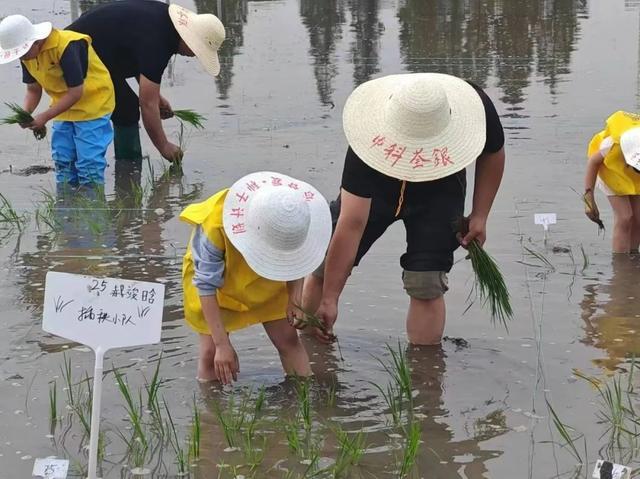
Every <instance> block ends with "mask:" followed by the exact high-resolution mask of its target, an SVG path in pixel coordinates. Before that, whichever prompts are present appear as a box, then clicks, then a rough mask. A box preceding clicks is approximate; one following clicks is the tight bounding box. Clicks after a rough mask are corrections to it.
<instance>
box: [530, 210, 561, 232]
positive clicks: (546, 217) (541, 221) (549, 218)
mask: <svg viewBox="0 0 640 479" xmlns="http://www.w3.org/2000/svg"><path fill="white" fill-rule="evenodd" d="M533 220H534V222H535V224H537V225H542V226H543V227H544V230H545V231H548V230H549V225H555V224H556V222H557V220H558V218H557V216H556V214H555V213H536V214H535V215H533Z"/></svg>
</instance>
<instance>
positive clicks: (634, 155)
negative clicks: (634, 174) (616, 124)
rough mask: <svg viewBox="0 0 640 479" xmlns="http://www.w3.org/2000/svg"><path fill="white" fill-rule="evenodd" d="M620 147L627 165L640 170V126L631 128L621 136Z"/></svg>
mask: <svg viewBox="0 0 640 479" xmlns="http://www.w3.org/2000/svg"><path fill="white" fill-rule="evenodd" d="M620 148H622V154H623V155H624V161H625V162H626V163H627V165H629V166H631V167H632V168H635V169H636V170H640V127H637V128H631V129H630V130H627V131H625V132H624V133H623V134H622V135H621V136H620Z"/></svg>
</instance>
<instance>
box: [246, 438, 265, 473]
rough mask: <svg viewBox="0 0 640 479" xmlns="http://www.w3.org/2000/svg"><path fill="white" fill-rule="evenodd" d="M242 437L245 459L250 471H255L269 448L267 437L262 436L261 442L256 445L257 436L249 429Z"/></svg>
mask: <svg viewBox="0 0 640 479" xmlns="http://www.w3.org/2000/svg"><path fill="white" fill-rule="evenodd" d="M242 437H243V447H242V452H243V454H244V460H245V462H246V463H247V464H246V465H247V466H248V467H249V471H250V472H254V471H255V470H256V469H257V468H258V467H259V466H260V464H262V461H263V460H264V456H265V452H266V448H267V438H266V437H262V441H261V443H260V444H258V445H257V446H256V444H255V442H256V441H255V437H254V435H253V434H252V433H250V432H249V431H248V430H247V431H245V433H244V434H243V436H242Z"/></svg>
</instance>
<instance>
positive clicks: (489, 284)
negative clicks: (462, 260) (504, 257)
mask: <svg viewBox="0 0 640 479" xmlns="http://www.w3.org/2000/svg"><path fill="white" fill-rule="evenodd" d="M457 230H458V231H459V232H460V234H461V235H462V236H464V235H466V234H467V233H468V231H469V221H468V218H463V219H462V220H460V221H459V222H458V228H457ZM467 252H468V258H469V259H470V260H471V267H472V268H473V272H474V274H475V277H476V278H475V279H476V288H477V291H478V292H479V294H480V301H481V302H482V304H483V305H486V304H488V306H489V312H490V313H491V322H492V323H493V324H495V322H496V321H499V322H500V324H502V325H503V326H504V328H505V329H507V330H508V329H509V328H508V326H507V321H508V320H511V319H513V310H512V308H511V301H510V299H509V291H508V290H507V285H506V283H505V281H504V277H503V276H502V273H501V272H500V268H499V267H498V264H497V263H496V262H495V260H494V259H493V258H492V257H491V256H490V255H489V253H487V252H486V251H485V250H484V248H483V247H482V246H481V245H480V243H478V241H477V240H476V239H474V240H473V241H471V243H469V246H468V247H467Z"/></svg>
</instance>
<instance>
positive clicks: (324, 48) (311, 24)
mask: <svg viewBox="0 0 640 479" xmlns="http://www.w3.org/2000/svg"><path fill="white" fill-rule="evenodd" d="M300 17H301V18H302V23H303V24H304V26H305V27H306V28H307V32H308V33H309V45H310V48H309V55H310V56H311V58H313V74H314V76H315V79H316V88H317V89H318V96H319V97H320V103H322V105H333V100H332V95H333V92H334V87H333V80H334V78H335V77H336V76H337V75H338V65H337V59H336V43H337V42H339V41H340V40H341V39H342V25H343V24H344V22H345V10H344V1H342V0H322V1H317V0H300Z"/></svg>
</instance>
